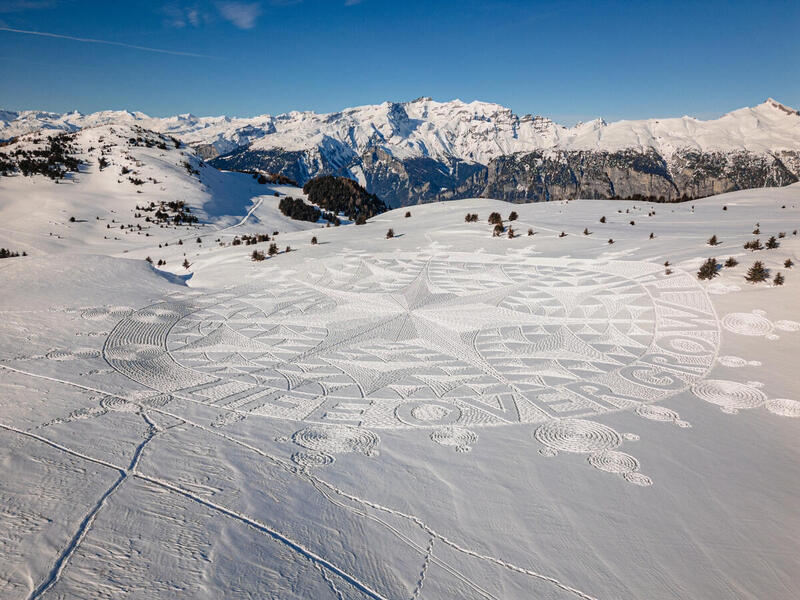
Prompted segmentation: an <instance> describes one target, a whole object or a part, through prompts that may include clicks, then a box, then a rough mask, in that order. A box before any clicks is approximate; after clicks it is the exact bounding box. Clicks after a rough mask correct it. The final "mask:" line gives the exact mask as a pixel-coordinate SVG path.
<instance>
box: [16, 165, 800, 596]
mask: <svg viewBox="0 0 800 600" xmlns="http://www.w3.org/2000/svg"><path fill="white" fill-rule="evenodd" d="M166 175H169V173H167V172H165V173H162V175H161V176H166ZM83 177H91V175H89V174H87V175H85V176H83ZM231 177H238V176H234V175H231ZM27 184H30V181H28V182H27V183H25V182H23V181H22V180H21V179H20V178H13V179H12V180H5V181H2V182H0V194H2V197H0V215H2V216H3V217H4V221H3V223H4V224H3V228H2V229H0V246H3V247H7V246H12V247H15V248H16V247H19V249H23V246H24V247H25V248H28V249H29V253H30V254H31V256H29V257H26V258H19V259H7V260H3V261H0V279H2V283H3V288H2V289H3V292H2V294H0V311H2V320H0V438H2V443H0V465H2V466H1V467H0V469H2V470H0V475H1V476H0V531H1V532H2V535H0V597H2V598H38V597H44V598H48V597H52V598H58V597H69V598H72V597H82V598H121V597H130V598H145V597H146V598H178V597H180V598H222V597H224V598H282V599H283V598H362V597H366V598H392V599H394V598H420V599H424V598H428V599H434V598H476V599H477V598H490V599H491V598H495V599H507V598H584V599H586V598H598V599H599V598H631V599H641V598H648V599H654V598H657V599H667V598H729V597H735V598H752V599H764V598H770V599H772V598H786V599H790V598H796V597H798V595H800V579H798V575H797V573H798V568H799V567H800V542H798V536H797V533H798V528H799V527H800V522H799V521H798V517H797V514H798V513H797V510H796V501H797V498H796V495H797V490H798V489H799V484H800V462H799V461H798V451H800V436H798V432H800V419H798V418H797V417H800V402H798V401H800V384H799V383H798V379H797V376H796V369H797V356H798V355H800V354H798V353H799V352H800V309H798V305H797V298H798V292H799V291H800V283H798V281H796V280H795V279H796V277H795V272H794V271H795V269H796V268H795V269H785V268H783V262H784V261H785V260H786V259H787V258H790V259H792V260H794V262H798V250H800V242H798V238H797V236H795V235H793V230H794V229H796V228H798V227H800V208H798V205H800V187H798V186H797V185H795V186H789V187H788V188H783V189H770V190H754V191H748V192H738V193H734V194H727V195H724V196H719V197H716V198H709V199H705V200H697V201H695V202H694V205H693V206H694V208H692V204H691V203H687V204H675V205H664V204H660V205H659V204H656V205H651V204H643V203H632V202H622V201H617V202H614V201H573V202H569V203H551V204H540V205H522V206H513V207H512V206H511V205H509V204H505V203H501V202H496V201H492V200H465V201H458V202H453V203H448V204H439V205H430V206H423V207H412V208H411V209H410V210H411V213H412V216H411V217H410V218H405V217H404V213H405V210H406V209H402V210H398V211H393V212H390V213H387V214H385V215H381V216H379V217H376V218H374V219H372V220H371V221H370V222H369V223H368V224H367V225H364V226H358V227H357V226H353V225H348V226H343V227H338V228H319V227H317V228H315V229H313V230H305V231H294V232H289V229H290V228H295V223H292V222H288V221H286V220H285V219H284V218H283V217H282V216H281V215H279V214H277V213H275V212H274V211H275V208H274V203H275V202H277V200H273V198H274V197H273V196H272V195H271V194H269V193H262V192H261V190H260V188H254V190H255V191H248V190H250V188H248V187H247V186H249V185H250V183H249V182H247V181H244V180H242V183H241V186H243V187H242V188H241V190H242V191H241V198H242V200H240V201H239V200H237V202H240V205H241V206H242V207H243V208H242V210H240V211H239V212H238V218H236V216H237V213H236V211H232V212H231V215H229V217H230V218H226V219H225V220H224V221H223V222H221V223H218V224H216V225H205V226H201V227H199V228H196V229H187V228H181V229H179V230H174V229H173V230H164V231H154V232H153V234H154V235H153V237H152V238H144V237H143V236H135V237H134V238H133V239H131V236H130V235H129V236H128V237H127V239H125V238H123V239H122V240H119V245H118V246H115V245H114V243H113V240H103V239H102V237H103V235H105V234H104V227H105V226H104V225H103V223H104V222H105V221H101V222H100V224H97V223H93V222H91V220H89V221H88V222H86V223H69V222H68V221H67V220H66V216H67V215H70V214H72V213H74V212H75V211H76V210H78V208H80V206H82V205H81V204H80V202H83V201H84V200H83V198H84V196H82V195H80V194H79V193H78V192H79V190H80V189H81V188H80V186H79V185H74V186H73V187H70V190H74V194H75V195H74V197H73V196H70V194H72V193H73V192H72V191H70V192H62V191H61V190H60V189H59V190H56V188H57V186H56V185H55V184H52V183H50V182H44V181H43V180H40V181H38V182H37V184H36V185H37V186H38V187H37V188H36V190H37V191H36V193H41V194H44V196H43V197H52V198H54V200H52V202H55V201H56V199H57V200H58V202H60V203H61V204H60V205H59V207H60V208H59V210H64V211H65V212H64V213H61V215H62V216H61V217H60V218H59V219H51V221H52V222H47V220H46V219H45V220H44V221H42V220H41V218H39V217H36V215H35V214H34V215H31V214H29V213H26V212H25V211H24V210H23V208H21V206H22V205H21V204H20V202H19V201H16V200H14V199H13V198H16V197H17V194H18V193H19V191H20V190H28V192H26V193H29V194H31V193H30V191H29V190H30V188H28V187H23V185H27ZM245 184H246V185H245ZM187 185H189V184H187ZM62 188H67V186H66V185H63V184H62ZM169 189H172V188H169ZM192 189H193V188H192ZM209 189H210V190H211V191H209V192H208V195H209V198H211V199H212V200H213V199H214V198H215V197H214V193H215V192H214V188H213V186H209ZM57 191H58V192H59V193H58V195H57V194H56V192H57ZM270 191H272V188H270ZM283 191H284V192H289V191H291V190H288V189H283ZM190 192H191V193H190ZM132 193H135V192H132ZM186 193H187V194H189V197H190V198H195V199H196V200H195V202H196V203H197V204H198V205H200V206H202V205H203V204H204V203H207V202H208V200H207V199H204V198H206V197H205V196H202V194H201V193H200V192H199V191H198V192H195V191H191V190H190V191H189V192H186ZM248 193H250V194H251V196H252V197H253V198H256V199H255V200H250V201H249V204H248V201H247V198H248V196H247V194H248ZM256 193H258V194H260V195H256ZM295 193H297V191H295ZM48 194H49V195H51V196H48ZM65 194H66V195H65ZM12 196H13V198H12ZM28 197H29V198H31V199H33V198H35V197H36V196H35V195H33V194H31V195H30V196H28ZM114 198H115V199H114V200H113V201H111V200H110V201H109V202H113V203H115V204H113V206H115V208H114V210H117V211H120V212H122V211H126V212H125V215H128V213H129V212H130V210H131V209H132V206H129V205H130V204H131V203H132V202H135V201H136V199H137V198H136V197H135V196H130V198H127V199H126V197H124V196H119V195H117V196H115V197H114ZM237 198H239V196H237ZM259 198H260V199H261V203H259V202H258V199H259ZM267 201H269V202H272V204H267V203H266V202H267ZM126 203H127V204H126ZM231 206H235V204H232V205H231ZM723 206H727V207H728V208H727V210H725V211H723V210H722V207H723ZM784 206H785V208H782V207H784ZM248 207H250V208H254V210H253V213H252V214H251V216H250V217H248V218H247V219H242V217H244V215H245V214H246V212H247V209H248ZM512 208H513V209H515V210H516V211H517V212H518V213H519V219H518V220H517V221H514V222H513V223H509V222H508V221H506V225H512V226H513V227H514V229H515V231H516V232H517V235H518V237H516V238H514V239H508V238H507V237H504V238H492V237H491V232H490V227H489V225H488V224H487V223H486V218H487V217H488V214H489V213H490V212H491V211H493V210H498V211H500V212H501V213H502V215H503V216H504V217H505V216H507V214H508V212H510V210H511V209H512ZM87 210H88V209H87ZM198 210H199V209H198ZM653 210H654V211H655V215H653V216H648V215H650V214H651V211H653ZM619 211H621V213H620V212H619ZM223 212H225V211H223ZM468 212H470V213H473V212H474V213H477V214H478V215H479V217H480V218H479V221H478V223H465V222H464V214H466V213H468ZM56 214H58V213H56ZM92 215H94V213H92ZM109 216H110V215H109ZM601 216H606V218H607V222H606V223H605V224H601V223H600V222H599V219H600V217H601ZM37 218H39V220H37ZM92 218H93V217H92ZM103 218H105V216H104V217H103ZM126 219H127V220H129V217H128V216H126V217H125V218H124V219H123V221H125V220H126ZM56 220H58V222H57V223H56V222H55V221H56ZM630 221H634V222H635V225H630ZM237 223H241V224H239V225H237ZM756 223H758V224H759V226H760V230H761V231H762V234H761V236H760V237H761V239H762V240H765V239H766V238H767V237H768V236H769V235H776V236H777V235H778V233H780V232H785V233H786V237H784V238H781V239H780V242H781V245H780V247H779V248H778V249H776V250H762V251H760V252H757V253H755V254H751V253H750V252H748V251H745V250H743V249H742V244H743V243H744V241H747V240H749V239H752V238H753V237H755V236H754V235H753V234H751V231H752V230H753V228H754V227H755V224H756ZM303 226H304V227H305V226H311V225H308V224H306V225H303ZM390 227H391V228H393V229H394V232H395V234H396V236H395V237H394V238H393V239H386V238H385V233H386V231H387V229H388V228H390ZM273 228H275V229H277V230H279V231H282V232H283V233H280V234H279V235H278V236H277V242H278V245H279V247H280V249H281V250H282V252H281V253H280V254H278V255H277V256H275V257H273V258H269V259H267V260H265V261H263V262H252V261H250V260H249V257H250V253H251V252H252V250H253V247H251V246H235V247H234V246H230V245H228V246H225V247H221V246H219V244H218V243H216V242H215V240H216V239H217V238H222V239H223V240H225V241H228V242H230V240H231V239H232V238H233V236H234V235H237V234H239V233H241V232H256V231H262V230H267V231H268V232H269V233H270V234H272V233H273ZM529 228H530V229H532V230H533V231H534V232H535V233H534V235H532V236H528V235H527V232H528V229H529ZM584 228H588V230H589V232H590V235H584V234H583V231H584ZM51 230H52V231H53V232H55V233H56V241H53V239H52V237H53V236H49V235H48V233H49V232H50V231H51ZM562 231H563V232H564V233H565V234H566V236H564V237H560V233H561V232H562ZM650 232H653V233H654V238H653V239H650V238H649V234H650ZM712 234H716V235H717V236H718V238H719V239H720V240H721V244H720V245H719V246H716V247H710V246H708V245H707V244H706V240H707V239H708V238H709V237H710V236H711V235H712ZM312 235H314V236H316V237H317V238H318V240H319V244H317V245H313V246H312V245H311V244H310V239H311V236H312ZM57 236H62V237H61V238H58V237H57ZM197 237H202V240H203V242H202V243H200V244H198V243H197V242H196V240H195V238H197ZM179 238H180V239H182V240H183V242H184V243H183V244H182V245H180V246H179V245H177V243H176V240H177V239H179ZM610 238H611V239H613V240H614V244H609V243H608V240H609V239H610ZM165 241H169V246H162V248H158V244H159V243H163V242H165ZM286 246H291V247H292V251H291V252H289V253H285V252H283V250H284V249H285V247H286ZM256 247H257V248H260V249H262V250H265V249H266V244H260V245H258V246H256ZM115 248H116V249H115ZM78 252H79V253H78ZM184 253H185V255H186V256H185V257H184ZM145 256H151V258H153V259H159V258H163V259H164V260H166V261H167V266H166V269H167V270H165V271H163V272H161V273H160V272H158V271H156V270H155V269H153V268H152V267H150V266H149V265H148V264H147V263H145V262H144V260H143V259H144V257H145ZM708 256H716V257H717V258H718V259H719V260H720V261H722V260H723V259H725V258H727V257H728V256H736V257H737V258H738V260H739V262H740V264H739V266H737V267H734V268H726V269H723V271H722V274H721V275H720V276H719V277H717V278H715V279H714V280H712V281H711V282H700V281H698V280H697V278H696V277H695V275H694V273H695V271H696V270H697V268H698V267H699V265H700V263H701V262H702V261H703V260H704V259H705V258H706V257H708ZM184 258H187V259H188V260H189V262H190V263H191V266H190V268H189V269H188V270H187V269H184V268H183V267H181V266H180V265H181V262H182V260H183V259H184ZM755 259H759V260H763V261H764V262H765V263H766V266H767V267H768V268H770V269H771V271H772V272H773V274H774V273H775V272H777V271H781V272H782V273H783V274H784V275H786V284H785V285H784V286H783V287H773V286H771V285H770V284H769V283H763V284H760V285H758V286H753V285H751V284H748V283H746V282H745V281H744V277H743V276H744V273H745V272H746V269H747V268H748V267H749V265H750V264H752V261H753V260H755ZM667 260H668V261H669V262H670V266H669V269H670V270H671V271H672V272H671V273H670V274H666V272H665V267H664V262H665V261H667ZM173 274H174V275H173ZM189 274H191V277H190V278H188V279H187V277H186V276H187V275H189ZM176 275H177V277H176ZM187 283H188V285H186V284H187Z"/></svg>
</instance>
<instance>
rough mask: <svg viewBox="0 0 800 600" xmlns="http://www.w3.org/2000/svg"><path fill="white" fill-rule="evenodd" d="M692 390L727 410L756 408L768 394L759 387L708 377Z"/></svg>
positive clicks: (699, 396) (703, 398)
mask: <svg viewBox="0 0 800 600" xmlns="http://www.w3.org/2000/svg"><path fill="white" fill-rule="evenodd" d="M692 392H694V395H695V396H697V397H698V398H700V399H701V400H705V401H706V402H710V403H711V404H716V405H717V406H719V407H720V408H722V409H724V410H727V411H736V410H739V409H748V408H756V407H758V406H761V405H762V404H764V402H765V401H766V399H767V396H766V394H764V392H762V391H761V390H760V389H758V388H757V387H754V386H752V385H747V384H744V383H740V382H738V381H726V380H722V379H707V380H705V381H701V382H699V383H696V384H695V385H694V387H693V388H692Z"/></svg>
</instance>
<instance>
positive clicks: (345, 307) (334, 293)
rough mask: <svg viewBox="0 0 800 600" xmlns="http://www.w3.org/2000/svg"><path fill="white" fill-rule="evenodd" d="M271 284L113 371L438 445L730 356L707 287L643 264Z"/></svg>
mask: <svg viewBox="0 0 800 600" xmlns="http://www.w3.org/2000/svg"><path fill="white" fill-rule="evenodd" d="M267 269H268V270H266V271H265V272H264V277H263V280H262V281H263V282H262V283H259V282H255V283H249V284H247V285H245V286H242V287H240V288H235V289H234V288H232V289H229V290H226V291H225V292H223V293H218V294H209V295H205V296H198V295H191V296H189V295H187V296H185V297H174V298H170V299H169V300H167V301H165V302H160V303H156V304H154V305H151V306H148V307H144V308H142V309H140V310H137V311H134V312H133V313H132V314H131V315H129V316H127V317H125V318H123V319H122V320H121V321H120V322H118V323H117V325H116V326H115V327H114V329H113V330H112V332H111V333H110V335H109V337H108V339H107V340H106V343H105V346H104V349H103V356H104V358H105V359H106V361H107V362H108V363H109V364H110V365H111V366H112V367H114V368H115V369H116V370H118V371H119V372H121V373H123V374H124V375H126V376H127V377H129V378H130V379H133V380H134V381H137V382H139V383H141V384H143V385H145V386H147V387H149V388H152V389H154V390H157V391H159V392H162V393H165V394H170V395H171V396H173V397H175V398H184V399H186V400H189V401H192V402H197V403H203V404H208V405H213V406H215V407H219V408H222V409H223V410H225V409H227V410H231V411H234V412H235V413H236V414H237V415H241V416H243V417H245V418H246V417H247V416H249V415H258V416H263V417H272V418H279V419H289V420H295V421H306V422H311V423H332V424H337V423H338V424H342V425H353V426H361V427H367V428H376V429H379V428H402V427H425V428H430V429H434V430H438V429H441V428H443V427H450V426H460V427H465V428H473V427H479V426H489V425H502V424H507V423H544V422H546V421H549V420H552V419H562V418H564V417H570V418H580V417H590V416H592V415H597V414H602V413H607V412H614V411H621V410H632V409H635V408H636V407H638V406H641V405H643V404H650V403H653V402H657V401H659V400H663V399H665V398H668V397H670V396H672V395H674V394H676V393H678V392H680V391H683V390H686V389H688V388H690V387H691V386H692V385H694V384H696V383H697V382H698V381H700V380H702V378H703V377H704V376H705V375H706V374H707V373H708V371H709V370H710V368H711V367H712V366H713V364H714V363H715V360H716V356H717V351H718V348H719V340H720V333H719V322H718V319H717V317H716V313H715V312H714V309H713V306H712V305H711V302H710V300H709V298H708V295H707V294H706V293H705V291H703V289H702V288H701V287H700V286H699V285H698V284H697V281H696V279H695V278H694V277H692V276H691V275H689V274H686V273H682V272H680V271H677V272H675V273H673V274H671V275H669V276H667V275H665V274H664V271H663V268H662V267H660V266H658V265H653V264H650V263H645V262H632V261H591V260H574V259H548V258H543V257H535V256H530V257H528V256H523V257H514V258H513V259H512V258H509V257H500V256H496V255H488V254H477V253H455V252H454V253H448V254H446V255H418V254H413V253H402V252H399V253H392V254H380V255H375V256H370V257H364V256H354V255H346V256H336V257H331V258H329V259H325V260H321V261H317V262H314V263H313V264H309V265H308V270H307V271H305V272H299V271H295V272H293V273H292V274H291V275H289V274H287V273H281V272H280V271H279V269H277V268H274V269H269V267H267ZM747 318H748V319H749V318H751V317H750V316H748V317H747ZM468 446H469V444H465V445H464V447H468Z"/></svg>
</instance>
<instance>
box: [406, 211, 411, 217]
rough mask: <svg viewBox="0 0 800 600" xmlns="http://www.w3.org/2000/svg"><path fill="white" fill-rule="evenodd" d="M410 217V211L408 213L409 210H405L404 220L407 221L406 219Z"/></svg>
mask: <svg viewBox="0 0 800 600" xmlns="http://www.w3.org/2000/svg"><path fill="white" fill-rule="evenodd" d="M410 216H411V211H410V210H407V211H406V219H407V218H408V217H410Z"/></svg>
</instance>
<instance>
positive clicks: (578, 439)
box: [534, 419, 622, 454]
mask: <svg viewBox="0 0 800 600" xmlns="http://www.w3.org/2000/svg"><path fill="white" fill-rule="evenodd" d="M534 437H535V438H536V439H537V440H538V441H539V442H541V443H542V444H544V445H545V446H547V447H549V448H552V449H553V450H558V451H562V452H577V453H580V454H590V453H596V452H602V451H604V450H611V449H614V448H616V447H617V446H619V445H620V444H622V436H620V434H618V433H617V432H616V431H614V430H613V429H611V428H610V427H608V426H606V425H603V424H601V423H595V422H594V421H586V420H583V419H563V420H560V421H550V422H548V423H545V424H544V425H541V426H539V428H538V429H537V430H536V431H535V432H534Z"/></svg>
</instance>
